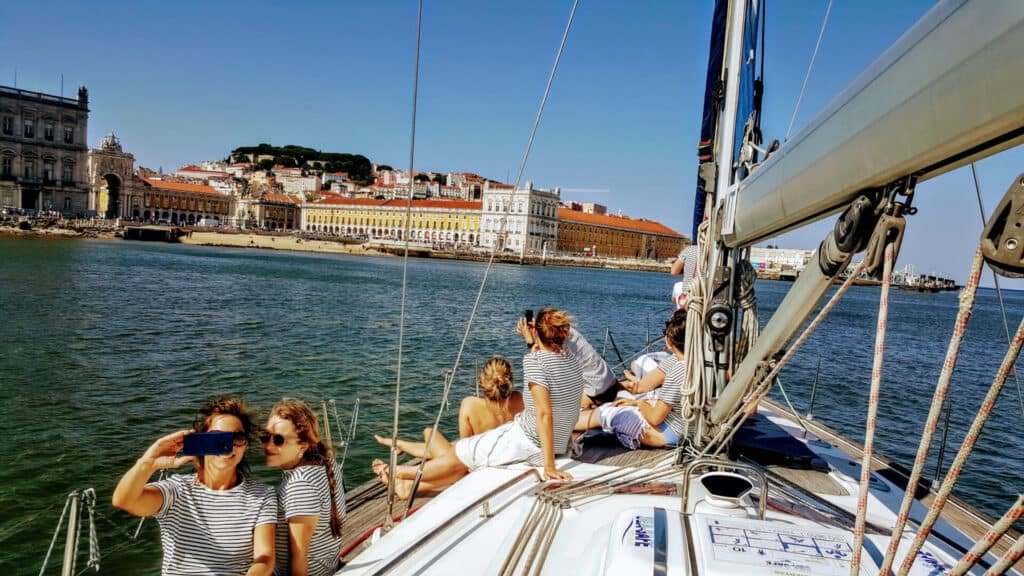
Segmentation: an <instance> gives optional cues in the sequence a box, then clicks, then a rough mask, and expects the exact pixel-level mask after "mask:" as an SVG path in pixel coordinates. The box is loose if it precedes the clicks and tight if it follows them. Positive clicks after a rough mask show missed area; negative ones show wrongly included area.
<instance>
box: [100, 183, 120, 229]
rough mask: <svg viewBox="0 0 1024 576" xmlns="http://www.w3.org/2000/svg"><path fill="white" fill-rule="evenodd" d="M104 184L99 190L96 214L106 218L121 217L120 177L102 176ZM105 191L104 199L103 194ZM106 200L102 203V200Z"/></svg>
mask: <svg viewBox="0 0 1024 576" xmlns="http://www.w3.org/2000/svg"><path fill="white" fill-rule="evenodd" d="M103 181H104V182H106V184H105V185H104V186H103V188H101V190H100V206H99V210H98V212H99V213H100V214H103V215H104V216H105V217H107V218H117V217H118V216H120V215H121V177H120V176H118V175H117V174H104V175H103ZM104 191H106V195H105V197H104V194H103V192H104ZM104 199H105V200H106V202H104V201H103V200H104Z"/></svg>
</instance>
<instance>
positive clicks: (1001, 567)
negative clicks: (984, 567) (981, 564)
mask: <svg viewBox="0 0 1024 576" xmlns="http://www.w3.org/2000/svg"><path fill="white" fill-rule="evenodd" d="M1021 556H1024V536H1021V537H1020V538H1017V541H1016V542H1014V543H1013V546H1012V547H1010V549H1009V550H1007V551H1006V554H1003V557H1002V558H1000V559H999V562H996V563H995V565H994V566H992V567H991V568H989V570H988V572H985V576H1002V575H1003V574H1006V571H1007V570H1009V569H1010V566H1013V565H1014V564H1016V563H1017V561H1018V560H1020V557H1021Z"/></svg>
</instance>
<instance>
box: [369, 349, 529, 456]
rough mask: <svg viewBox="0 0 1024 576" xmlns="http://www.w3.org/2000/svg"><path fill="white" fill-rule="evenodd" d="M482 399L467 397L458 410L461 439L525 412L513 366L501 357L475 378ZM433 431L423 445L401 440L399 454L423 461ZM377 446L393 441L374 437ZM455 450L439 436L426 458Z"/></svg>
mask: <svg viewBox="0 0 1024 576" xmlns="http://www.w3.org/2000/svg"><path fill="white" fill-rule="evenodd" d="M476 381H477V384H479V385H480V391H481V392H483V394H484V395H483V398H481V397H479V396H467V397H465V398H463V399H462V404H461V405H460V406H459V437H460V438H469V437H470V436H473V435H475V434H483V433H484V432H487V431H488V430H493V429H494V428H497V427H498V426H501V425H502V424H505V423H506V422H510V421H511V420H512V418H513V417H514V416H515V415H516V414H518V413H520V412H522V411H523V395H522V394H520V393H519V392H518V391H516V390H515V375H514V374H513V372H512V364H510V363H509V361H508V360H506V359H505V358H503V357H502V356H494V357H493V358H491V359H490V360H488V361H487V363H486V364H484V367H483V369H482V370H480V373H479V374H477V376H476ZM431 430H432V428H424V429H423V442H411V441H408V440H401V439H399V440H398V442H397V447H398V450H399V451H401V452H405V453H406V454H409V455H411V456H415V457H416V458H423V457H424V452H425V451H426V443H427V440H428V438H429V436H430V432H431ZM374 438H376V439H377V442H380V443H381V444H383V445H385V446H390V445H391V439H390V438H384V437H382V436H379V435H376V434H374ZM451 450H454V448H453V447H452V444H451V442H449V441H448V440H447V439H446V438H445V437H444V436H443V435H442V434H441V433H440V432H437V434H436V435H435V436H434V439H433V440H432V441H431V442H430V454H429V455H427V456H426V457H427V458H436V457H437V456H438V455H441V454H444V453H445V452H449V451H451Z"/></svg>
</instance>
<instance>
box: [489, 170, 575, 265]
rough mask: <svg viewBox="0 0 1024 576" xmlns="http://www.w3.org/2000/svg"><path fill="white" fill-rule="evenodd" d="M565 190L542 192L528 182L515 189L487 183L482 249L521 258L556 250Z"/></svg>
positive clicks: (505, 185)
mask: <svg viewBox="0 0 1024 576" xmlns="http://www.w3.org/2000/svg"><path fill="white" fill-rule="evenodd" d="M560 199H561V190H559V189H558V188H555V189H554V190H541V189H535V188H534V187H533V182H530V181H527V182H526V186H525V187H524V188H521V189H518V190H516V189H514V186H510V185H508V184H497V183H494V182H486V183H485V184H484V189H483V215H482V217H481V222H480V226H481V228H480V245H481V246H485V247H488V248H490V247H492V246H494V243H495V242H497V243H498V249H499V250H506V251H512V252H516V253H518V254H531V253H540V252H542V251H544V250H545V248H546V249H547V250H554V249H555V245H556V243H557V239H558V206H559V203H560Z"/></svg>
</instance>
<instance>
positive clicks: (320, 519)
mask: <svg viewBox="0 0 1024 576" xmlns="http://www.w3.org/2000/svg"><path fill="white" fill-rule="evenodd" d="M334 479H335V483H336V486H337V506H338V514H339V515H340V516H341V517H342V518H345V491H344V489H343V488H342V486H341V467H340V466H338V465H337V464H335V466H334ZM277 510H278V521H277V553H276V557H277V566H276V568H275V570H274V573H275V574H278V575H279V576H287V575H289V574H291V565H290V560H291V550H290V549H289V548H288V520H289V519H290V518H295V517H296V516H316V517H317V520H316V528H314V529H313V538H312V539H311V540H310V542H309V553H308V555H307V566H308V569H309V574H310V576H321V575H329V574H334V572H335V571H337V569H338V554H339V553H340V552H341V538H335V537H334V535H333V534H331V487H330V484H329V483H328V482H327V471H326V470H324V467H323V466H321V465H319V464H316V465H313V464H310V465H305V466H296V467H295V468H292V469H291V470H285V471H284V476H283V477H282V478H281V485H280V486H279V487H278V488H277Z"/></svg>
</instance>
